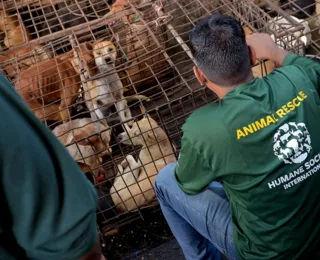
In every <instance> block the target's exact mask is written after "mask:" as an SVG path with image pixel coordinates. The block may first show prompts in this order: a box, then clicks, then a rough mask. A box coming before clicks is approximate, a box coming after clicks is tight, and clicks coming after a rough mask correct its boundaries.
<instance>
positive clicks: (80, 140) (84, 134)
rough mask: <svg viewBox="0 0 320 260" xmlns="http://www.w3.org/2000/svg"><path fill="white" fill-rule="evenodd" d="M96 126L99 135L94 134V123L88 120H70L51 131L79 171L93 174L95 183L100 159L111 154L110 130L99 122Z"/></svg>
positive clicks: (100, 162)
mask: <svg viewBox="0 0 320 260" xmlns="http://www.w3.org/2000/svg"><path fill="white" fill-rule="evenodd" d="M96 124H99V125H100V131H101V133H96V132H95V127H94V123H93V122H92V120H91V119H90V118H83V119H76V120H72V121H70V122H68V123H65V124H62V125H59V126H57V127H56V128H55V129H54V130H53V133H54V135H55V136H56V137H58V139H59V140H60V141H61V142H62V143H63V144H64V145H65V146H66V148H67V150H68V151H69V153H70V155H71V156H72V158H73V159H74V160H75V161H76V162H78V164H79V165H80V167H81V169H82V170H83V171H84V172H89V171H91V172H92V173H93V175H94V177H95V178H94V180H95V181H96V180H97V178H98V176H99V172H100V168H101V164H102V159H101V157H102V156H104V155H107V154H109V153H111V148H110V146H109V143H110V139H111V130H110V129H108V126H107V125H104V124H102V123H100V122H97V123H96Z"/></svg>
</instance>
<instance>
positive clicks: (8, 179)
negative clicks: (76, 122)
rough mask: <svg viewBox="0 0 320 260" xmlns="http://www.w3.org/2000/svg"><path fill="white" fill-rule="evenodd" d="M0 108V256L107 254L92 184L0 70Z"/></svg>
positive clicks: (97, 257)
mask: <svg viewBox="0 0 320 260" xmlns="http://www.w3.org/2000/svg"><path fill="white" fill-rule="evenodd" d="M0 110H1V122H0V134H1V136H0V259H4V260H13V259H19V260H23V259H34V260H37V259H39V260H43V259H45V260H76V259H77V260H78V259H81V260H103V259H105V258H104V257H103V255H102V254H101V248H100V242H99V239H98V233H97V225H96V208H97V194H96V191H95V190H94V187H93V185H91V184H90V183H89V181H88V180H87V179H86V177H85V176H84V174H83V173H82V172H81V170H80V169H79V167H78V165H77V164H76V163H75V162H74V160H73V159H72V158H71V156H70V155H69V153H68V152H67V151H66V149H65V148H64V146H63V145H62V144H61V143H60V142H59V141H58V139H57V138H56V137H55V136H54V135H53V134H52V133H51V132H50V130H49V129H47V128H46V127H45V125H44V124H43V123H41V122H40V121H39V120H38V119H37V118H36V117H35V116H34V115H33V113H32V112H31V111H30V109H29V108H28V107H27V105H26V104H25V103H24V101H23V100H22V99H21V98H20V96H19V95H18V94H17V93H16V92H15V90H14V88H13V86H12V85H11V84H10V83H9V82H8V81H7V80H6V79H5V78H4V77H3V75H1V74H0Z"/></svg>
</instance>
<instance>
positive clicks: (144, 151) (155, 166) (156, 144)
mask: <svg viewBox="0 0 320 260" xmlns="http://www.w3.org/2000/svg"><path fill="white" fill-rule="evenodd" d="M118 139H119V141H120V142H122V143H124V144H127V145H142V148H141V151H140V153H139V159H138V160H137V161H136V160H135V159H134V158H133V156H132V155H127V157H126V159H125V160H123V161H122V162H121V164H120V165H118V170H119V173H118V175H117V176H116V178H115V181H114V184H113V186H112V188H111V190H110V193H111V197H112V200H113V202H114V204H115V205H116V208H117V210H118V211H120V212H124V211H131V210H134V209H136V208H137V207H141V206H143V205H145V204H147V203H149V202H151V201H152V200H153V199H154V198H155V193H154V189H153V186H154V182H155V179H156V177H157V174H158V172H159V171H160V170H161V169H162V168H163V167H164V166H165V165H167V164H169V163H172V162H175V161H176V157H175V155H174V152H173V149H172V145H171V143H170V140H169V139H168V136H167V135H166V133H165V132H164V131H163V129H161V128H160V127H159V126H158V124H157V122H156V121H155V120H153V119H152V118H151V117H150V116H149V115H147V116H145V117H144V118H143V119H141V120H140V121H138V122H135V123H134V124H133V126H132V128H129V127H128V126H127V125H126V132H124V133H121V134H120V135H119V136H118Z"/></svg>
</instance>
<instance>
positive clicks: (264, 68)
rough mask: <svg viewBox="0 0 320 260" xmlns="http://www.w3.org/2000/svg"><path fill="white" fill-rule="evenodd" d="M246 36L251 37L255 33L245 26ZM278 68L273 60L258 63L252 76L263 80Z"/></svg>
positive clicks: (253, 69) (253, 68)
mask: <svg viewBox="0 0 320 260" xmlns="http://www.w3.org/2000/svg"><path fill="white" fill-rule="evenodd" d="M243 30H244V33H245V35H250V34H252V33H253V31H252V30H251V29H250V28H249V27H246V26H244V27H243ZM275 68H276V65H275V63H274V62H273V61H272V60H267V61H263V62H261V63H260V62H259V61H256V64H255V65H254V66H253V67H252V74H253V76H254V77H258V78H262V77H264V76H266V75H268V74H269V73H270V72H272V71H273V70H274V69H275Z"/></svg>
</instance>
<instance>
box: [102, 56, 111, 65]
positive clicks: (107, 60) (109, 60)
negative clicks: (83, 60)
mask: <svg viewBox="0 0 320 260" xmlns="http://www.w3.org/2000/svg"><path fill="white" fill-rule="evenodd" d="M104 60H105V61H106V63H107V64H111V63H112V62H113V61H112V58H111V57H107V58H105V59H104Z"/></svg>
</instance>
